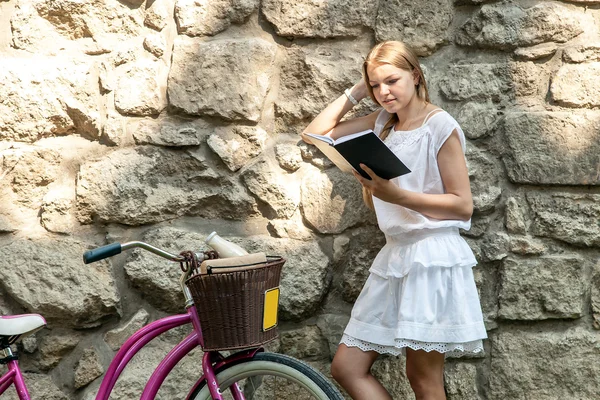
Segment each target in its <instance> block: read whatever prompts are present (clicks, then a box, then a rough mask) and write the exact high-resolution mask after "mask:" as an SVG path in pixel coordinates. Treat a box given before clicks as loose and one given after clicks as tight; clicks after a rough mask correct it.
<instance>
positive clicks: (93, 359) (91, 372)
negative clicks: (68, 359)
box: [73, 348, 104, 389]
mask: <svg viewBox="0 0 600 400" xmlns="http://www.w3.org/2000/svg"><path fill="white" fill-rule="evenodd" d="M103 373H104V367H103V366H102V364H101V363H100V355H99V354H98V352H97V351H96V349H94V348H87V349H85V350H83V354H82V355H81V358H80V359H79V361H78V362H77V365H76V366H75V383H74V384H73V385H74V387H75V389H81V388H82V387H84V386H87V385H88V384H90V383H91V382H92V381H93V380H94V379H96V378H98V377H99V376H101V375H102V374H103Z"/></svg>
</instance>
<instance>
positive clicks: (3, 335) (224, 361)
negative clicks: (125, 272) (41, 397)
mask: <svg viewBox="0 0 600 400" xmlns="http://www.w3.org/2000/svg"><path fill="white" fill-rule="evenodd" d="M133 248H141V249H144V250H147V251H150V252H152V253H154V254H156V255H159V256H161V257H163V258H165V259H168V260H170V261H174V262H179V263H184V262H187V261H189V254H190V253H191V252H182V253H181V254H180V255H174V254H171V253H169V252H167V251H164V250H161V249H159V248H157V247H154V246H152V245H149V244H147V243H144V242H137V241H136V242H128V243H123V244H121V243H112V244H109V245H106V246H102V247H99V248H96V249H94V250H90V251H87V252H86V253H85V254H84V262H85V263H86V264H89V263H92V262H95V261H99V260H102V259H104V258H108V257H112V256H114V255H117V254H120V253H121V252H122V251H124V250H130V249H133ZM186 253H187V254H188V256H185V254H186ZM191 254H192V255H193V256H195V257H197V259H198V260H204V259H207V258H210V255H211V253H210V252H203V253H191ZM284 261H285V260H284ZM182 270H183V272H182V275H181V278H180V284H181V288H182V290H183V294H184V298H185V309H186V313H185V314H180V315H172V316H167V317H165V318H162V319H159V320H157V321H154V322H152V323H150V324H148V325H146V326H144V327H143V328H141V329H140V330H138V331H137V332H136V333H134V334H133V335H132V336H131V337H130V338H129V339H128V340H127V341H126V342H125V343H124V344H123V346H121V348H120V349H119V351H118V352H117V353H116V355H115V357H114V358H113V360H112V362H111V363H110V366H109V368H108V370H107V371H106V373H105V374H104V377H103V379H102V383H101V384H100V388H99V390H98V393H97V395H96V400H108V398H109V396H110V394H111V392H112V390H113V388H114V386H115V384H116V382H117V379H118V378H119V376H120V374H121V372H122V371H123V370H124V369H125V367H126V366H127V364H128V363H129V361H130V360H131V359H132V358H133V356H134V355H136V354H137V353H138V351H140V350H141V349H142V348H143V347H144V346H145V345H146V344H148V343H149V342H150V341H151V340H153V339H154V338H156V337H158V336H160V335H161V334H163V333H165V332H167V331H170V330H172V329H174V328H177V327H179V326H182V325H186V324H191V326H192V331H191V332H190V333H189V335H188V336H187V337H186V338H185V339H183V340H182V341H181V342H180V343H179V344H177V345H176V346H175V347H174V348H173V349H172V350H171V351H170V352H169V353H168V354H167V355H166V356H165V358H164V359H163V360H162V361H161V362H160V363H159V365H158V366H157V367H156V369H155V370H154V372H153V373H152V375H151V376H150V378H149V380H148V382H147V383H146V386H145V388H144V390H143V392H142V395H141V397H140V399H141V400H151V399H154V398H155V397H156V395H157V393H158V390H159V389H160V386H161V384H162V383H163V381H164V380H165V379H166V377H167V376H168V375H169V373H170V372H171V370H172V369H173V368H174V367H175V366H176V365H177V363H178V362H179V361H180V360H181V359H182V358H183V357H185V356H186V355H187V354H188V353H190V352H191V351H192V350H194V349H195V348H196V347H198V346H200V347H201V348H204V338H203V336H202V328H201V324H200V319H199V316H198V312H197V309H196V305H195V304H194V300H193V297H192V295H191V293H190V290H189V288H188V287H187V285H186V281H187V280H188V278H190V274H191V270H190V269H187V270H186V269H185V268H183V264H182ZM45 325H46V321H45V320H44V318H43V317H42V316H41V315H39V314H24V315H12V316H0V363H1V364H6V365H7V366H8V371H7V372H5V373H4V374H3V375H1V376H0V396H1V395H2V394H3V393H4V392H5V391H6V390H7V388H9V387H10V386H11V385H13V384H14V385H15V389H16V391H17V394H18V397H19V399H20V400H30V396H29V391H28V389H27V386H26V384H25V381H24V379H23V375H22V373H21V370H20V368H19V364H18V354H15V353H13V352H12V350H11V347H10V346H11V344H14V343H15V342H17V341H18V340H20V339H22V338H23V337H25V336H27V335H30V334H32V333H34V332H36V331H38V330H40V329H42V328H43V327H44V326H45ZM2 353H4V356H2ZM201 362H202V370H203V375H202V376H200V378H199V379H198V380H197V382H196V383H195V384H194V385H193V386H192V388H191V389H190V390H189V392H188V394H187V396H186V397H185V398H186V399H189V400H208V399H213V400H224V399H233V400H250V399H281V398H291V399H294V400H301V399H317V400H325V399H333V400H343V399H344V398H343V396H342V395H341V393H340V392H339V391H338V390H337V388H336V387H335V386H334V385H333V384H332V383H331V382H330V381H329V380H328V379H327V378H326V377H325V376H324V375H322V374H321V373H320V372H318V371H317V370H316V369H314V368H313V367H311V366H309V365H308V364H306V363H304V362H302V361H300V360H297V359H295V358H293V357H289V356H286V355H283V354H278V353H268V352H265V350H264V348H263V347H262V346H257V347H251V348H247V349H242V350H236V351H233V352H232V353H231V354H229V355H228V356H225V355H223V354H221V352H219V351H217V350H207V351H204V353H203V356H202V361H201ZM281 382H283V383H284V385H283V386H282V385H280V383H281ZM227 390H229V393H226V391H227ZM224 394H226V395H227V396H228V397H223V396H224Z"/></svg>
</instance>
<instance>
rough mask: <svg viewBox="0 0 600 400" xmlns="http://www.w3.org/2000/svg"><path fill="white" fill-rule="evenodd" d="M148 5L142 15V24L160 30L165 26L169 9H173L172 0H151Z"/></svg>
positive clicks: (168, 16)
mask: <svg viewBox="0 0 600 400" xmlns="http://www.w3.org/2000/svg"><path fill="white" fill-rule="evenodd" d="M149 5H150V6H149V7H148V8H147V9H146V13H145V15H144V25H146V26H149V27H150V28H152V29H154V30H157V31H159V32H160V31H162V30H163V28H164V27H165V26H167V23H168V19H169V18H170V14H171V12H170V10H172V9H173V0H164V1H153V2H152V4H149Z"/></svg>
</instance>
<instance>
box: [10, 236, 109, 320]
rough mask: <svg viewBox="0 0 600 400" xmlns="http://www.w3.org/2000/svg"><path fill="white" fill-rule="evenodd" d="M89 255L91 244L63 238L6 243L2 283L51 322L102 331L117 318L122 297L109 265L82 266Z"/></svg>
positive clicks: (21, 301) (28, 308) (17, 299)
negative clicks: (103, 321)
mask: <svg viewBox="0 0 600 400" xmlns="http://www.w3.org/2000/svg"><path fill="white" fill-rule="evenodd" d="M86 250H87V245H86V244H85V243H82V242H79V241H77V240H73V239H61V238H58V237H54V238H52V240H47V239H46V240H33V239H29V240H14V241H12V242H9V243H6V242H5V245H4V246H2V247H1V248H0V255H2V257H1V259H2V260H3V261H2V264H3V265H2V266H1V268H0V284H1V285H2V287H3V288H4V290H6V292H7V293H8V294H9V295H10V296H12V297H13V298H14V299H15V300H16V301H17V302H19V304H21V305H22V306H23V307H24V308H25V309H26V310H28V311H30V312H36V313H39V314H42V315H43V316H44V317H45V318H46V320H48V321H51V322H53V323H60V324H61V325H63V326H71V327H86V326H97V325H98V324H99V323H100V320H101V319H102V318H103V317H106V316H110V315H114V314H116V312H117V305H118V302H119V295H118V294H117V292H116V288H115V286H114V284H115V283H114V280H113V277H112V274H111V270H110V268H109V265H108V263H106V262H100V263H97V264H94V265H92V266H88V267H85V268H83V267H82V264H81V256H82V254H83V253H84V252H85V251H86ZM14 265H19V268H13V266H14ZM31 282H36V284H35V285H32V284H31ZM48 299H52V301H51V302H49V301H48Z"/></svg>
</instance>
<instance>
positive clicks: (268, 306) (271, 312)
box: [263, 287, 279, 331]
mask: <svg viewBox="0 0 600 400" xmlns="http://www.w3.org/2000/svg"><path fill="white" fill-rule="evenodd" d="M278 308H279V288H278V287H277V288H274V289H269V290H267V291H266V292H265V309H264V312H263V331H266V330H269V329H271V328H274V327H275V326H277V309H278Z"/></svg>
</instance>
